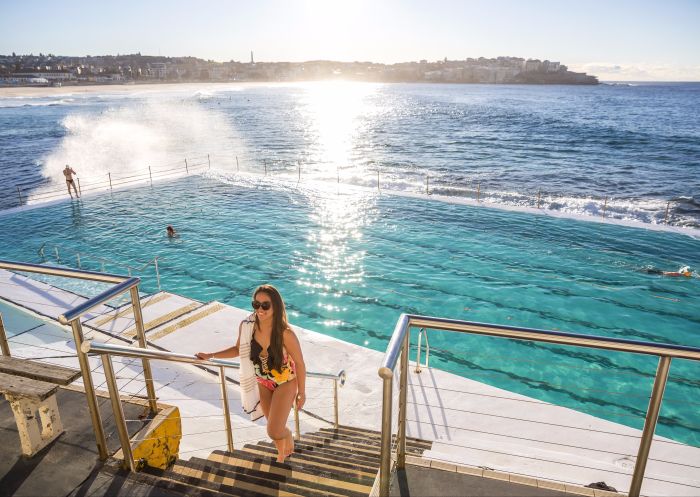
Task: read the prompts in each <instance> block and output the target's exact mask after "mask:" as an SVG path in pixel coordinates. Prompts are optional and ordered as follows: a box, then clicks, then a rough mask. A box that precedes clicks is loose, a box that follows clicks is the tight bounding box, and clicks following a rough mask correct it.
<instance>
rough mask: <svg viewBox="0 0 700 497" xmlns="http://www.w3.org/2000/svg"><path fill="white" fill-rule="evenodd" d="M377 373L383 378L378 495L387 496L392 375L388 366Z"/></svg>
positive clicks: (389, 473)
mask: <svg viewBox="0 0 700 497" xmlns="http://www.w3.org/2000/svg"><path fill="white" fill-rule="evenodd" d="M379 375H380V376H381V377H382V379H383V391H382V441H381V455H380V460H379V495H380V497H389V484H390V483H391V397H392V388H393V384H392V381H393V376H394V375H393V373H392V372H391V370H390V369H389V368H381V369H380V370H379Z"/></svg>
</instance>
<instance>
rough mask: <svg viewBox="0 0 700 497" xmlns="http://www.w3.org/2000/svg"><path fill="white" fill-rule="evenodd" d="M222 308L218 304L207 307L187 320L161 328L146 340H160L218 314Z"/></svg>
mask: <svg viewBox="0 0 700 497" xmlns="http://www.w3.org/2000/svg"><path fill="white" fill-rule="evenodd" d="M223 308H224V306H223V305H222V304H219V303H216V304H214V305H211V306H208V307H206V308H205V309H202V310H201V311H199V312H196V313H194V314H192V315H191V316H189V317H188V318H185V319H182V320H180V321H178V322H177V323H173V324H171V325H170V326H167V327H165V328H163V329H162V330H160V331H158V332H156V333H155V334H153V335H151V336H149V337H148V338H149V339H150V340H158V339H159V338H162V337H164V336H165V335H169V334H170V333H172V332H173V331H176V330H179V329H180V328H184V327H186V326H189V325H191V324H192V323H194V322H196V321H199V320H200V319H202V318H204V317H207V316H209V315H210V314H214V313H215V312H218V311H220V310H221V309H223Z"/></svg>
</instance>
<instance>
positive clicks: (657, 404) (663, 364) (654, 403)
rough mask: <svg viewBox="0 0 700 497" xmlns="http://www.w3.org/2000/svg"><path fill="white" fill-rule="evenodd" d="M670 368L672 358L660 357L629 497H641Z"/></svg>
mask: <svg viewBox="0 0 700 497" xmlns="http://www.w3.org/2000/svg"><path fill="white" fill-rule="evenodd" d="M670 368H671V358H670V357H668V356H661V357H659V365H658V367H657V368H656V378H655V379H654V386H653V388H652V390H651V398H650V399H649V408H648V409H647V417H646V419H645V420H644V430H643V431H642V440H641V442H640V444H639V451H638V452H637V463H636V464H635V466H634V473H633V474H632V484H631V485H630V491H629V497H639V492H640V491H641V489H642V480H644V470H645V469H646V466H647V460H648V459H649V450H650V449H651V442H652V439H653V438H654V431H655V430H656V422H657V421H658V419H659V411H661V401H662V400H663V397H664V389H665V388H666V380H667V379H668V371H669V369H670Z"/></svg>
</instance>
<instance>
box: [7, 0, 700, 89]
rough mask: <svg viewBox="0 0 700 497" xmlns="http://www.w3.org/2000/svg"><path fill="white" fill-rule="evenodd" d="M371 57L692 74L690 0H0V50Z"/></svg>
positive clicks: (622, 74)
mask: <svg viewBox="0 0 700 497" xmlns="http://www.w3.org/2000/svg"><path fill="white" fill-rule="evenodd" d="M251 51H253V52H254V55H255V60H256V61H270V62H276V61H296V62H300V61H305V60H318V59H326V60H337V61H371V62H381V63H394V62H407V61H418V60H421V59H427V60H438V59H443V58H445V57H447V58H448V59H450V60H458V59H466V58H468V57H488V58H491V57H498V56H502V55H503V56H514V57H523V58H537V59H541V60H544V59H549V60H552V61H559V62H561V63H562V64H566V65H567V66H569V68H570V69H571V70H575V71H583V72H587V73H589V74H593V75H596V76H598V77H599V78H600V79H601V80H603V81H614V80H618V81H700V0H664V1H662V0H657V1H650V0H636V1H632V0H607V1H599V0H583V1H581V0H557V1H553V0H527V1H526V0H488V1H482V0H342V1H341V0H245V1H239V0H228V1H226V0H199V1H188V0H139V1H133V0H120V1H118V2H116V1H107V0H104V1H102V0H100V1H95V2H85V1H84V0H80V1H73V0H61V1H56V0H51V1H48V0H23V1H21V2H20V1H15V0H0V54H4V55H7V54H11V53H12V52H15V53H17V54H29V53H34V54H38V53H44V54H46V53H53V54H57V55H108V54H112V55H116V54H124V53H136V52H140V53H141V54H143V55H166V56H173V57H175V56H186V55H191V56H195V57H200V58H203V59H209V60H215V61H221V62H223V61H229V60H237V61H248V60H250V52H251Z"/></svg>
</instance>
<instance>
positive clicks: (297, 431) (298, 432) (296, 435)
mask: <svg viewBox="0 0 700 497" xmlns="http://www.w3.org/2000/svg"><path fill="white" fill-rule="evenodd" d="M293 405H294V440H299V439H300V438H301V427H300V425H299V406H297V400H296V399H294V404H293Z"/></svg>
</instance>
